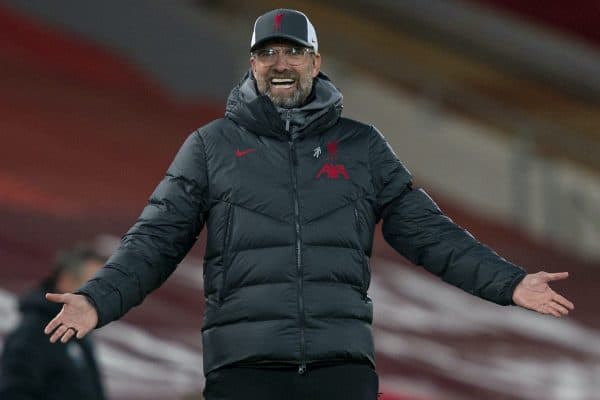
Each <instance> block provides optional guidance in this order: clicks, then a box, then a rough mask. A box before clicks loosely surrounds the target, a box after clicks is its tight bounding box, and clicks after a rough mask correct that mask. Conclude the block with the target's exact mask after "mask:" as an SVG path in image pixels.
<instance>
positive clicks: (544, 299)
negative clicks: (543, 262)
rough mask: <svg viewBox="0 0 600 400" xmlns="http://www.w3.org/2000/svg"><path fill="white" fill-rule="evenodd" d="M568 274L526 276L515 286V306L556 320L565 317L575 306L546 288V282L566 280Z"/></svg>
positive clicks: (540, 273)
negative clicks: (550, 315)
mask: <svg viewBox="0 0 600 400" xmlns="http://www.w3.org/2000/svg"><path fill="white" fill-rule="evenodd" d="M568 277H569V273H568V272H557V273H554V274H550V273H548V272H543V271H542V272H538V273H537V274H528V275H526V276H525V278H523V280H522V281H521V282H520V283H519V284H518V285H517V287H516V288H515V291H514V292H513V301H514V302H515V304H516V305H519V306H521V307H524V308H528V309H530V310H533V311H537V312H539V313H542V314H552V315H554V316H555V317H557V318H560V317H562V316H563V315H567V314H568V313H569V311H572V310H573V309H574V308H575V306H574V305H573V303H571V302H570V301H569V300H567V299H565V298H564V297H563V296H561V295H559V294H558V293H556V292H555V291H554V290H552V289H551V288H550V286H548V282H551V281H557V280H561V279H566V278H568Z"/></svg>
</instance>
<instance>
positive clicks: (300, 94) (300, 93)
mask: <svg viewBox="0 0 600 400" xmlns="http://www.w3.org/2000/svg"><path fill="white" fill-rule="evenodd" d="M311 89H312V85H311V87H308V88H300V89H298V90H296V91H295V92H294V94H293V95H292V96H289V97H280V96H274V95H273V94H272V93H271V90H270V88H269V89H267V92H266V93H265V94H266V95H267V96H268V97H269V98H270V99H271V101H272V102H273V104H275V105H276V106H277V107H281V108H297V107H300V106H301V105H302V104H303V103H304V101H305V100H306V98H307V97H308V95H309V94H310V91H311Z"/></svg>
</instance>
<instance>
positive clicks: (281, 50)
mask: <svg viewBox="0 0 600 400" xmlns="http://www.w3.org/2000/svg"><path fill="white" fill-rule="evenodd" d="M292 49H302V59H301V60H298V62H297V63H296V62H293V61H292V62H290V61H291V59H290V55H291V54H289V52H291V51H292ZM269 50H272V51H274V54H272V55H273V56H275V55H277V57H276V58H273V59H272V60H265V59H264V58H261V56H260V53H262V52H264V51H269ZM286 52H288V53H287V54H286ZM308 54H315V51H314V50H312V49H311V48H309V47H304V46H290V47H272V46H269V47H264V48H262V49H259V50H255V51H253V52H251V53H250V55H251V56H252V57H253V58H254V59H256V60H258V61H259V62H260V63H261V64H263V65H265V66H267V67H270V66H273V65H275V64H277V60H278V59H279V57H283V59H284V61H285V62H286V63H287V64H288V65H292V66H298V65H302V64H303V63H304V62H306V56H307V55H308Z"/></svg>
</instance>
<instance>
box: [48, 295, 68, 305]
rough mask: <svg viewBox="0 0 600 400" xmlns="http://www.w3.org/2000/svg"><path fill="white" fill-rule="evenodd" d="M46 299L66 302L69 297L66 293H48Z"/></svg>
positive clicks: (54, 301)
mask: <svg viewBox="0 0 600 400" xmlns="http://www.w3.org/2000/svg"><path fill="white" fill-rule="evenodd" d="M46 300H48V301H51V302H53V303H64V302H65V301H66V300H67V299H66V295H65V294H60V293H46Z"/></svg>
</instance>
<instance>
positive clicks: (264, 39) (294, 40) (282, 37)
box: [250, 33, 315, 51]
mask: <svg viewBox="0 0 600 400" xmlns="http://www.w3.org/2000/svg"><path fill="white" fill-rule="evenodd" d="M275 39H285V40H289V41H290V42H294V43H298V44H301V45H302V46H305V47H308V48H310V49H314V48H315V46H314V45H313V44H312V43H308V42H306V41H304V40H299V39H298V38H297V37H294V36H291V35H285V34H280V33H278V34H276V35H271V36H267V37H265V38H262V39H261V40H259V41H258V42H256V43H254V46H252V47H251V48H250V51H254V50H256V49H257V48H259V47H260V46H261V45H263V44H264V43H265V42H269V41H272V40H275Z"/></svg>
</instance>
